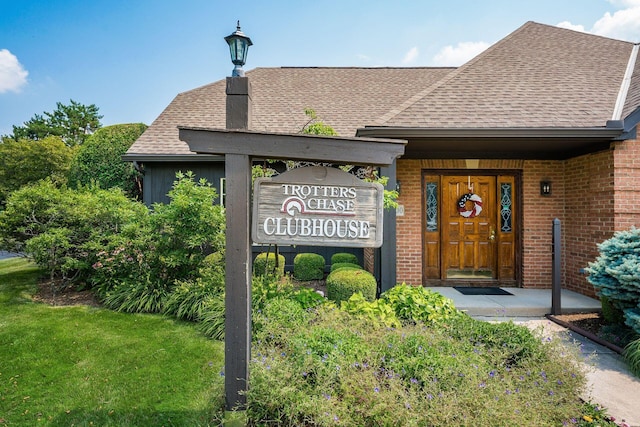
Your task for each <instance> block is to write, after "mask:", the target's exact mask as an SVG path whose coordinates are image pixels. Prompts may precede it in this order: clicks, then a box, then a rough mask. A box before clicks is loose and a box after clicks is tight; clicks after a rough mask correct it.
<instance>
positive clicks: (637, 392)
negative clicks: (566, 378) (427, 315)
mask: <svg viewBox="0 0 640 427" xmlns="http://www.w3.org/2000/svg"><path fill="white" fill-rule="evenodd" d="M429 289H431V290H433V291H435V292H439V293H441V294H442V295H444V296H446V297H447V298H450V299H452V300H453V302H454V304H455V306H456V307H457V308H458V309H460V310H464V311H466V312H467V313H468V314H469V315H470V316H473V317H474V318H477V319H481V320H486V321H505V320H513V321H514V322H515V323H521V324H524V325H526V326H527V327H530V328H532V329H538V328H539V327H543V328H544V331H545V333H547V332H548V333H554V334H558V335H559V336H561V337H562V338H563V339H565V340H567V341H568V342H569V343H572V344H573V343H575V344H577V345H579V346H580V349H581V354H582V356H583V360H584V364H585V368H586V370H587V381H588V389H587V391H586V392H585V394H584V395H583V396H582V398H583V399H584V400H587V401H590V402H592V403H594V404H598V405H601V406H603V407H605V408H607V412H608V413H609V415H611V416H614V417H615V418H616V422H618V423H619V424H621V423H622V422H623V421H624V422H626V423H627V424H628V425H629V426H634V427H640V379H638V378H636V377H635V376H634V375H633V374H632V373H631V372H630V371H629V369H628V368H627V366H626V364H625V362H624V360H623V359H622V357H621V356H620V355H619V354H617V353H615V352H614V351H613V350H610V349H608V348H606V347H603V346H601V345H599V344H596V343H594V342H592V341H590V340H588V339H587V338H585V337H583V336H581V335H579V334H577V333H575V332H571V331H569V330H567V329H565V328H564V327H562V326H560V325H558V324H556V323H554V322H552V321H550V320H548V319H546V318H544V315H545V314H549V313H551V290H550V289H521V288H502V289H504V290H506V291H508V292H510V293H512V294H513V295H463V294H461V293H460V292H458V291H457V290H455V289H454V288H451V287H434V288H429ZM560 305H561V311H562V313H563V314H568V313H580V312H582V313H588V312H596V311H600V309H601V305H600V302H599V301H598V300H596V299H593V298H589V297H586V296H584V295H581V294H578V293H576V292H572V291H568V290H562V292H561V297H560Z"/></svg>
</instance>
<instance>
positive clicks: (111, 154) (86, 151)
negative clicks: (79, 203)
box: [69, 123, 147, 199]
mask: <svg viewBox="0 0 640 427" xmlns="http://www.w3.org/2000/svg"><path fill="white" fill-rule="evenodd" d="M146 129H147V125H145V124H143V123H130V124H120V125H113V126H106V127H103V128H100V129H98V130H97V131H96V132H95V133H94V134H92V135H90V136H89V138H87V140H86V142H85V143H84V144H82V145H81V146H80V147H79V148H78V150H77V152H76V155H75V156H74V159H73V162H72V163H71V170H70V171H69V183H70V185H72V186H78V185H89V184H91V183H92V182H95V183H96V184H98V185H99V186H100V187H101V188H113V187H118V188H121V189H122V190H124V192H125V193H126V194H128V195H129V196H130V197H132V198H136V199H139V198H140V196H141V195H142V181H141V178H142V176H141V174H140V172H138V171H137V170H136V168H135V167H134V165H133V164H132V163H129V162H123V161H122V156H123V155H124V154H125V153H126V152H127V150H128V149H129V147H131V145H132V144H133V143H134V142H135V140H136V139H137V138H138V137H139V136H140V135H142V133H143V132H144V131H145V130H146Z"/></svg>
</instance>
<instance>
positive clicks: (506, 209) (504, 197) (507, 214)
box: [500, 182, 513, 233]
mask: <svg viewBox="0 0 640 427" xmlns="http://www.w3.org/2000/svg"><path fill="white" fill-rule="evenodd" d="M511 192H512V190H511V183H509V182H503V183H501V184H500V231H502V232H503V233H510V232H511V231H513V229H512V226H511V219H512V218H511V217H512V203H513V198H512V195H511Z"/></svg>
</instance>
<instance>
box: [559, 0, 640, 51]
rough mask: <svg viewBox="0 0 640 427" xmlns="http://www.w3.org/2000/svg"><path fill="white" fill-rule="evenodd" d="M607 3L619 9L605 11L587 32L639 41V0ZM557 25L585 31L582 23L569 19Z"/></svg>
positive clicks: (610, 0)
mask: <svg viewBox="0 0 640 427" xmlns="http://www.w3.org/2000/svg"><path fill="white" fill-rule="evenodd" d="M609 3H611V4H612V5H613V6H614V7H616V8H620V10H616V11H615V12H613V13H611V12H606V13H605V14H604V16H603V17H602V18H600V19H598V20H597V21H596V22H595V24H593V27H592V28H591V29H590V30H589V31H588V32H589V33H593V34H598V35H600V36H605V37H611V38H614V39H620V40H627V41H631V42H639V41H640V0H609ZM558 27H562V28H569V29H571V30H577V31H585V28H584V25H576V24H572V23H571V22H569V21H563V22H561V23H559V24H558Z"/></svg>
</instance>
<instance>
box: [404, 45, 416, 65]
mask: <svg viewBox="0 0 640 427" xmlns="http://www.w3.org/2000/svg"><path fill="white" fill-rule="evenodd" d="M419 54H420V52H419V51H418V48H417V47H415V46H414V47H412V48H411V49H409V51H408V52H407V53H406V54H405V55H404V58H402V63H403V64H410V63H412V62H413V61H415V60H416V58H417V57H418V55H419Z"/></svg>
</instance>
